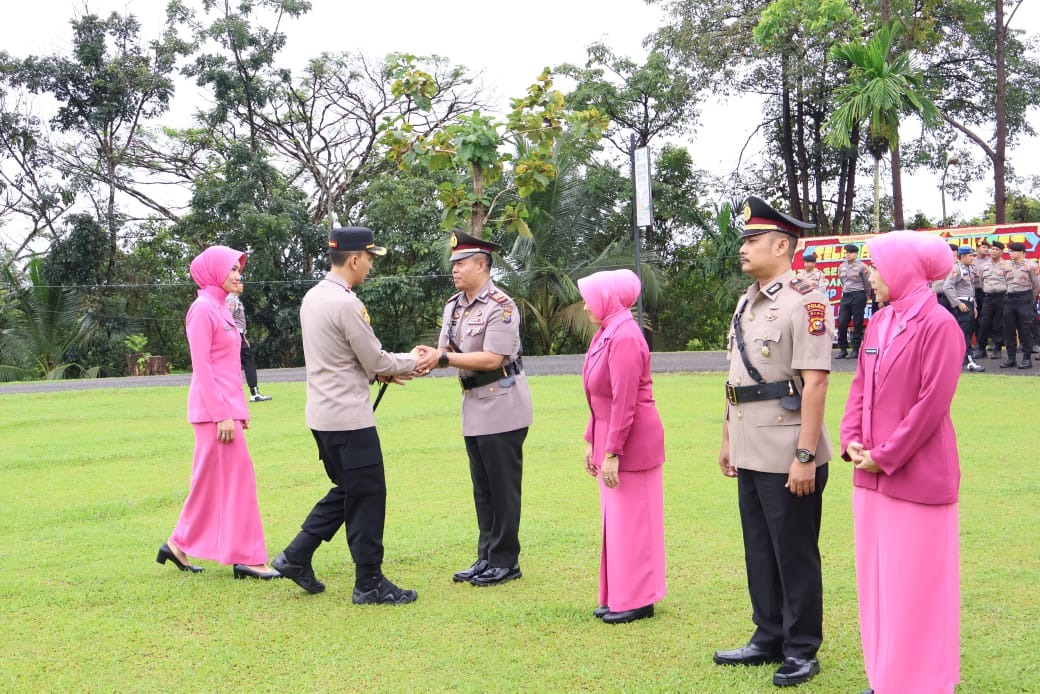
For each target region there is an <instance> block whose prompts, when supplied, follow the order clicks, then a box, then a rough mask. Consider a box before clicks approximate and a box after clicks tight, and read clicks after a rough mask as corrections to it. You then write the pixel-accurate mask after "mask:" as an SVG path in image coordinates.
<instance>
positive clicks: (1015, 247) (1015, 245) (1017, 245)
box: [1007, 241, 1026, 253]
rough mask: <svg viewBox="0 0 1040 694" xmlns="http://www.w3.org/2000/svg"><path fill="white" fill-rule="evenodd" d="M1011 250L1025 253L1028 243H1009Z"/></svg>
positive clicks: (1008, 246)
mask: <svg viewBox="0 0 1040 694" xmlns="http://www.w3.org/2000/svg"><path fill="white" fill-rule="evenodd" d="M1007 248H1008V250H1009V251H1018V252H1019V253H1025V250H1026V245H1025V244H1024V243H1022V242H1021V241H1012V242H1011V243H1009V244H1008V245H1007Z"/></svg>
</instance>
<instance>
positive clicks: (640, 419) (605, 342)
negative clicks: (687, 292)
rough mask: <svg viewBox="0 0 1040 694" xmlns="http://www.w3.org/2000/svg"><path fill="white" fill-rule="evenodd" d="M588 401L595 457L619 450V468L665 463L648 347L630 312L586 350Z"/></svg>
mask: <svg viewBox="0 0 1040 694" xmlns="http://www.w3.org/2000/svg"><path fill="white" fill-rule="evenodd" d="M582 381H583V382H584V384H585V397H586V398H587V399H588V402H589V410H590V411H591V413H592V415H591V416H590V417H589V425H588V427H587V428H586V429H585V440H586V441H588V442H589V443H591V444H592V450H593V454H592V455H593V458H592V459H593V460H594V461H596V463H597V464H598V463H600V462H602V460H603V455H604V454H605V453H607V452H611V453H617V454H618V469H619V470H629V471H631V470H647V469H649V468H653V467H657V466H658V465H661V464H662V463H664V427H663V426H662V425H661V417H660V416H659V415H658V414H657V405H656V404H655V403H654V395H653V382H652V380H651V378H650V350H649V349H647V346H646V340H645V339H643V336H642V335H641V334H640V332H639V327H638V326H637V325H636V322H635V321H634V320H632V319H631V318H628V319H625V320H622V321H620V322H618V323H617V324H615V325H611V326H610V327H608V328H605V329H604V333H603V335H602V336H601V339H598V340H593V344H592V345H591V346H590V347H589V352H588V354H586V355H585V368H584V369H583V371H582Z"/></svg>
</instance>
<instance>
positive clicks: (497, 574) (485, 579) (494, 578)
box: [470, 564, 523, 587]
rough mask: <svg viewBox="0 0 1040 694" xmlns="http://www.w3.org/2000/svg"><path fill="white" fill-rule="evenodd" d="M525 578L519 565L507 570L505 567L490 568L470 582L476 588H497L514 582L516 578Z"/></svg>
mask: <svg viewBox="0 0 1040 694" xmlns="http://www.w3.org/2000/svg"><path fill="white" fill-rule="evenodd" d="M521 576H523V574H522V573H520V565H519V564H517V565H516V566H513V567H512V568H509V569H507V568H505V567H504V566H489V567H487V568H486V569H484V572H483V573H479V574H477V575H476V576H474V577H473V579H472V580H471V581H470V583H472V584H473V585H475V586H482V587H483V586H497V585H498V584H499V583H505V582H506V581H512V580H513V579H514V578H520V577H521Z"/></svg>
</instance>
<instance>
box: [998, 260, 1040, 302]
mask: <svg viewBox="0 0 1040 694" xmlns="http://www.w3.org/2000/svg"><path fill="white" fill-rule="evenodd" d="M1001 269H1002V270H1003V271H1004V279H1005V280H1006V281H1007V290H1008V294H1010V293H1012V292H1033V296H1036V295H1037V294H1040V275H1038V274H1037V266H1036V263H1034V262H1033V261H1032V260H1029V259H1028V258H1023V259H1022V260H1020V261H1018V262H1017V263H1016V262H1015V261H1014V260H1004V261H1002V262H1001Z"/></svg>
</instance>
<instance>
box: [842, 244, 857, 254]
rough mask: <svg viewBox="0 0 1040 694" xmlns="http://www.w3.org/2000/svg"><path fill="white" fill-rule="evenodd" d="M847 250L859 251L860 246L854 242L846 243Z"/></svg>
mask: <svg viewBox="0 0 1040 694" xmlns="http://www.w3.org/2000/svg"><path fill="white" fill-rule="evenodd" d="M845 252H846V253H859V246H857V245H856V244H854V243H846V244H845Z"/></svg>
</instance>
